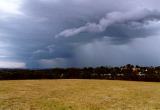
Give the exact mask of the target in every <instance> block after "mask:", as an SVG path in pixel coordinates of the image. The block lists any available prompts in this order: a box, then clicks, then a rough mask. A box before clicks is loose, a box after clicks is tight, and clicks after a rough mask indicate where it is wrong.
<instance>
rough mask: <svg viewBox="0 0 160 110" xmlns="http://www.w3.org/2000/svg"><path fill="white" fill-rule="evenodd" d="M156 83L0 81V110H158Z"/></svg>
mask: <svg viewBox="0 0 160 110" xmlns="http://www.w3.org/2000/svg"><path fill="white" fill-rule="evenodd" d="M159 109H160V83H154V82H135V81H112V80H13V81H12V80H10V81H0V110H159Z"/></svg>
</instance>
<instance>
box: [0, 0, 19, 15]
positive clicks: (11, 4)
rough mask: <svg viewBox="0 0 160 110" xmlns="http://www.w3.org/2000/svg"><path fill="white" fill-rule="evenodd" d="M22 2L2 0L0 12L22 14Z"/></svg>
mask: <svg viewBox="0 0 160 110" xmlns="http://www.w3.org/2000/svg"><path fill="white" fill-rule="evenodd" d="M20 3H21V2H20V0H0V12H5V13H9V14H21V12H20V10H19V8H20Z"/></svg>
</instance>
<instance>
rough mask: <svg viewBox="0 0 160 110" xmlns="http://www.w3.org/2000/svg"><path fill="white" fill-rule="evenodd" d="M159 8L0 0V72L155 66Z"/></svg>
mask: <svg viewBox="0 0 160 110" xmlns="http://www.w3.org/2000/svg"><path fill="white" fill-rule="evenodd" d="M159 3H160V2H159V1H157V0H134V1H132V0H119V1H117V0H98V1H97V0H67V1H66V0H1V1H0V14H1V16H0V39H1V41H0V67H3V68H4V67H7V68H50V67H84V66H100V65H123V64H127V63H132V64H135V65H136V64H137V65H159V64H160V60H159V59H160V57H159V54H160V51H159V48H158V47H159V44H160V43H159V42H160V37H159V35H160V33H159V29H160V8H159V5H158V4H159ZM15 65H16V66H15Z"/></svg>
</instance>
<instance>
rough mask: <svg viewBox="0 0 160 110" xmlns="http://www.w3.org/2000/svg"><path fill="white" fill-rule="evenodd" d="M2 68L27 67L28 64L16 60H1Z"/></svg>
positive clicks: (0, 65) (0, 66)
mask: <svg viewBox="0 0 160 110" xmlns="http://www.w3.org/2000/svg"><path fill="white" fill-rule="evenodd" d="M0 68H26V64H25V63H24V62H16V61H0Z"/></svg>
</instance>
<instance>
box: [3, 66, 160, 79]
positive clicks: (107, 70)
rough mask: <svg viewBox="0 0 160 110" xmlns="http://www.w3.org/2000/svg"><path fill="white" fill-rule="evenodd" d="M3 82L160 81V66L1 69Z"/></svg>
mask: <svg viewBox="0 0 160 110" xmlns="http://www.w3.org/2000/svg"><path fill="white" fill-rule="evenodd" d="M0 79H1V80H14V79H110V80H133V81H160V66H158V67H152V66H151V67H142V66H138V65H137V66H134V65H131V64H127V65H125V66H121V67H109V66H100V67H95V68H93V67H84V68H53V69H40V70H38V69H37V70H31V69H0Z"/></svg>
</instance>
